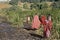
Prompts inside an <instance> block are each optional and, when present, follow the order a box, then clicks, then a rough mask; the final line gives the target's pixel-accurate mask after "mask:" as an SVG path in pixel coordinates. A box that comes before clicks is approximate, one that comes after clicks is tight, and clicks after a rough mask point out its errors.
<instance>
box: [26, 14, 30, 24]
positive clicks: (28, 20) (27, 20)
mask: <svg viewBox="0 0 60 40" xmlns="http://www.w3.org/2000/svg"><path fill="white" fill-rule="evenodd" d="M26 22H27V23H29V22H30V16H29V15H28V16H27V19H26Z"/></svg>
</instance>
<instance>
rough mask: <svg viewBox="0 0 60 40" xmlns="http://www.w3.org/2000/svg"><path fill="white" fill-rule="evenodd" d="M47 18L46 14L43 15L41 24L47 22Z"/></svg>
mask: <svg viewBox="0 0 60 40" xmlns="http://www.w3.org/2000/svg"><path fill="white" fill-rule="evenodd" d="M45 20H46V16H44V15H42V17H41V24H43V25H44V24H45Z"/></svg>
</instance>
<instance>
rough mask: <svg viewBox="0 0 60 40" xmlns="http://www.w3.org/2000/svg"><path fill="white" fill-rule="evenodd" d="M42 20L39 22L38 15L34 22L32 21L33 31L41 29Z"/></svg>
mask: <svg viewBox="0 0 60 40" xmlns="http://www.w3.org/2000/svg"><path fill="white" fill-rule="evenodd" d="M40 24H41V22H40V20H39V16H38V15H37V14H35V16H34V18H33V20H32V29H39V27H40Z"/></svg>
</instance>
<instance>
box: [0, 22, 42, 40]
mask: <svg viewBox="0 0 60 40" xmlns="http://www.w3.org/2000/svg"><path fill="white" fill-rule="evenodd" d="M41 39H42V38H41V36H39V35H36V34H29V33H28V32H27V30H25V29H22V28H13V27H11V26H10V25H9V24H8V23H0V40H41Z"/></svg>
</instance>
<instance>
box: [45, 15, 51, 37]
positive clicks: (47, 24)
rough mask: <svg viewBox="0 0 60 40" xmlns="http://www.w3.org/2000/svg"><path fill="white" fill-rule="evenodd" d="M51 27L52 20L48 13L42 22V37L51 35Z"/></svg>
mask: <svg viewBox="0 0 60 40" xmlns="http://www.w3.org/2000/svg"><path fill="white" fill-rule="evenodd" d="M51 29H52V20H51V15H50V14H49V15H48V16H47V19H46V20H45V24H44V37H49V36H50V35H51V33H50V31H51Z"/></svg>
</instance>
